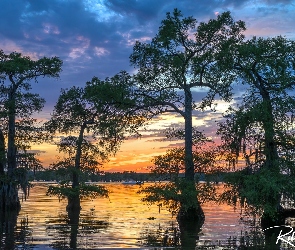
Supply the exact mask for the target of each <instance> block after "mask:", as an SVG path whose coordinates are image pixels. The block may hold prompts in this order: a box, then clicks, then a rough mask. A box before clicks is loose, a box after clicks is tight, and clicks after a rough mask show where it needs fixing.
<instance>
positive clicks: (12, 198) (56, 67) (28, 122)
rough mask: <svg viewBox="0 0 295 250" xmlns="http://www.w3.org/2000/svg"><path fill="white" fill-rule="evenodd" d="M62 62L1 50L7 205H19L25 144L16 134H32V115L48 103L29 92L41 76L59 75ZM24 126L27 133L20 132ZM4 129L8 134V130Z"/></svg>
mask: <svg viewBox="0 0 295 250" xmlns="http://www.w3.org/2000/svg"><path fill="white" fill-rule="evenodd" d="M61 65H62V61H61V60H60V59H59V58H57V57H53V58H47V57H43V58H41V59H39V60H32V59H31V58H30V57H28V56H23V55H22V54H21V53H17V52H13V53H10V54H5V53H4V52H3V51H2V50H0V75H1V85H0V89H1V92H0V108H1V109H0V118H1V120H2V121H3V122H2V124H1V125H2V126H4V129H5V130H6V131H7V133H6V134H7V138H8V146H7V169H8V171H7V175H8V178H9V180H10V181H9V182H8V183H9V188H7V189H5V190H9V191H7V192H6V195H5V196H6V198H5V200H6V207H10V208H13V207H18V206H19V201H18V195H17V190H16V185H15V184H13V183H14V175H15V171H16V168H17V160H16V158H17V157H16V155H17V151H18V150H19V149H20V146H19V145H21V140H18V142H19V143H20V144H19V145H17V143H16V134H17V133H18V134H19V136H20V135H24V136H27V135H28V134H29V133H28V130H31V127H32V123H33V122H34V119H31V118H30V116H31V115H32V113H33V112H36V111H40V110H41V109H42V107H43V105H44V99H43V98H40V96H39V95H38V94H32V93H30V92H29V90H30V89H31V84H30V81H32V80H34V81H35V82H37V81H38V77H40V76H43V77H54V78H57V77H59V72H60V71H61ZM16 120H19V121H16ZM5 125H7V126H5ZM21 129H22V130H23V131H22V132H25V133H20V130H21ZM2 130H3V128H2ZM3 132H4V134H5V131H4V130H3ZM36 133H38V132H36ZM27 138H28V137H27ZM2 195H4V194H2Z"/></svg>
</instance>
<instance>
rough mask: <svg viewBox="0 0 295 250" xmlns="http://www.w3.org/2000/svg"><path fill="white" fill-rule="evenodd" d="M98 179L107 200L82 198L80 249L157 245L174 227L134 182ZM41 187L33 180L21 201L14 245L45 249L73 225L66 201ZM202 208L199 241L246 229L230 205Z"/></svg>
mask: <svg viewBox="0 0 295 250" xmlns="http://www.w3.org/2000/svg"><path fill="white" fill-rule="evenodd" d="M103 184H104V185H105V186H106V187H107V188H108V189H109V190H110V192H111V193H110V196H109V199H106V198H98V199H95V200H93V201H91V200H84V201H82V202H81V207H82V210H81V212H80V221H79V228H78V235H77V245H78V246H79V249H98V248H113V247H116V248H139V247H144V246H148V244H149V243H150V242H149V241H151V240H155V242H154V244H161V240H162V238H163V237H164V236H165V231H167V232H168V231H169V230H170V231H171V230H172V229H173V228H174V232H176V230H177V229H176V226H177V222H176V219H175V218H172V217H171V214H170V213H169V212H168V211H166V210H164V209H162V210H161V212H160V213H159V208H158V206H156V205H153V206H147V205H146V204H144V203H143V202H141V200H140V198H141V197H143V195H142V194H137V191H138V190H139V188H140V187H139V186H138V185H123V184H121V183H103ZM144 185H150V184H144ZM46 190H47V184H44V183H43V184H40V183H38V184H36V185H35V186H34V187H33V188H32V189H31V192H30V196H29V199H28V200H27V201H24V202H23V203H22V209H21V211H20V214H19V216H18V225H17V226H18V227H17V231H18V232H17V233H18V234H21V233H22V234H25V235H26V236H25V237H24V238H25V239H23V240H22V242H20V240H19V239H18V241H19V242H17V244H21V245H31V246H32V245H35V246H36V245H39V246H40V245H43V246H45V245H46V246H48V248H47V249H58V248H56V247H61V246H62V245H64V246H67V245H69V242H70V239H69V238H70V234H71V232H72V231H71V230H73V229H72V228H70V226H69V225H68V224H67V222H68V218H67V212H66V209H65V207H66V204H67V202H66V201H60V202H59V201H58V199H57V198H55V197H49V196H46ZM203 209H204V212H205V216H206V219H205V223H204V225H203V227H202V230H201V232H200V234H199V242H200V243H202V244H203V243H204V242H205V241H218V240H222V241H225V240H227V239H228V238H229V237H238V236H239V235H240V234H241V232H243V231H245V230H248V229H247V225H245V224H241V223H239V218H240V215H239V212H238V211H234V209H233V208H232V207H230V206H227V205H217V204H214V203H207V204H204V205H203ZM21 223H22V224H21ZM20 225H22V227H20ZM168 229H169V230H168ZM157 237H158V238H157ZM161 237H162V238H161ZM157 240H158V242H157ZM200 243H199V244H200ZM36 249H38V248H37V247H36ZM44 249H45V248H44Z"/></svg>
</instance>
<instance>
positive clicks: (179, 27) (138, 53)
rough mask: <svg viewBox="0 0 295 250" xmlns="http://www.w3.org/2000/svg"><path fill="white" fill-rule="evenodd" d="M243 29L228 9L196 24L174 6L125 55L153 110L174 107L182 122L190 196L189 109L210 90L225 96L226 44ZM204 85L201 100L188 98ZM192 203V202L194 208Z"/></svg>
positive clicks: (229, 79)
mask: <svg viewBox="0 0 295 250" xmlns="http://www.w3.org/2000/svg"><path fill="white" fill-rule="evenodd" d="M244 30H245V26H244V23H243V22H242V21H237V22H234V20H233V19H232V17H231V15H230V13H229V12H225V13H223V14H221V15H219V16H217V18H216V19H211V20H209V21H208V22H207V23H205V22H200V23H199V24H198V25H197V21H196V19H194V18H193V17H188V18H183V17H182V14H181V12H180V11H179V10H177V9H175V10H174V12H173V13H172V14H171V13H167V16H166V19H165V20H163V21H162V25H161V27H160V28H159V32H158V34H157V35H156V36H155V37H154V38H153V39H152V41H151V42H150V43H141V42H136V44H135V46H134V48H133V53H132V55H131V56H130V59H131V63H132V64H133V65H134V66H136V67H138V73H137V74H136V81H137V83H138V85H139V88H140V90H141V95H142V96H145V98H146V102H147V103H146V104H150V105H151V106H152V107H154V108H155V110H156V111H157V112H158V113H162V112H176V113H178V114H180V115H181V116H182V117H183V118H184V123H185V178H186V180H187V181H188V186H190V187H191V188H190V190H191V195H192V197H191V198H192V199H195V197H196V195H195V194H196V189H195V184H194V164H193V154H192V112H193V110H194V109H202V108H204V107H206V106H208V105H209V106H210V105H211V104H212V102H213V100H214V97H215V95H217V94H218V95H220V96H221V98H223V99H224V100H226V101H228V100H230V96H231V93H230V92H231V87H230V85H231V83H232V82H233V80H234V78H235V75H234V74H233V73H232V71H231V68H230V66H232V64H231V63H230V60H231V58H230V56H229V55H231V49H232V47H233V46H235V45H236V44H238V43H240V42H241V41H242V40H243V38H244V36H243V35H242V34H241V32H242V31H244ZM200 88H205V89H206V90H208V92H207V95H206V97H205V98H204V99H203V101H202V103H201V104H200V103H196V102H194V100H193V93H194V91H198V89H200ZM195 209H196V207H192V209H191V211H192V213H193V214H195V212H193V211H194V210H195Z"/></svg>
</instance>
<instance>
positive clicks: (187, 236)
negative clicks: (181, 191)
mask: <svg viewBox="0 0 295 250" xmlns="http://www.w3.org/2000/svg"><path fill="white" fill-rule="evenodd" d="M177 221H178V224H179V229H180V240H181V246H182V249H195V247H196V241H197V240H198V239H199V237H198V234H199V232H200V231H201V227H202V225H203V224H204V221H205V215H204V212H203V209H202V208H201V206H198V207H197V208H195V207H191V208H188V209H183V208H181V209H180V211H179V213H178V215H177Z"/></svg>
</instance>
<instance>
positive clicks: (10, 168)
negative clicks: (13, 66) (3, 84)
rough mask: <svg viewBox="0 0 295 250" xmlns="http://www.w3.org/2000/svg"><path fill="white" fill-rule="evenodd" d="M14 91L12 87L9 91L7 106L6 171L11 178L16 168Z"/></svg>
mask: <svg viewBox="0 0 295 250" xmlns="http://www.w3.org/2000/svg"><path fill="white" fill-rule="evenodd" d="M15 91H16V90H14V88H13V90H11V92H10V93H9V97H8V99H9V108H8V148H7V173H8V176H9V178H11V179H13V175H14V170H15V169H16V146H15V112H16V111H15V109H16V108H15Z"/></svg>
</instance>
